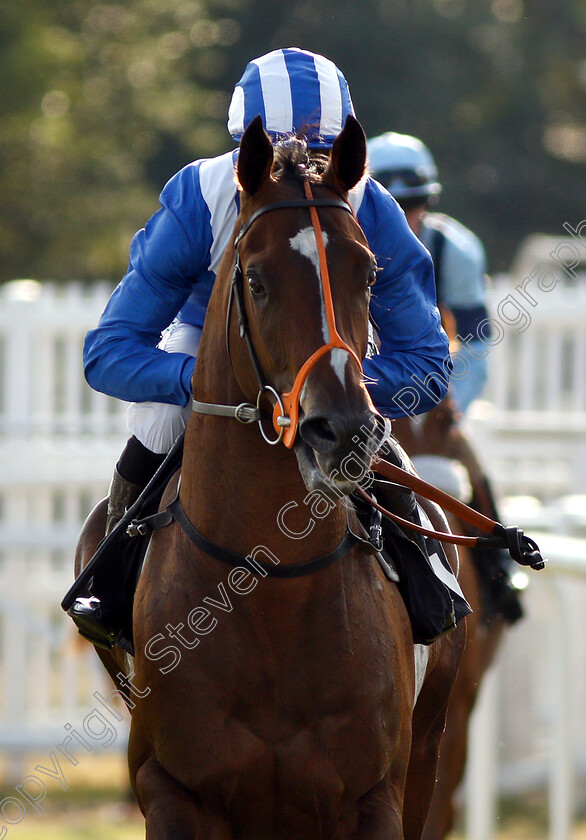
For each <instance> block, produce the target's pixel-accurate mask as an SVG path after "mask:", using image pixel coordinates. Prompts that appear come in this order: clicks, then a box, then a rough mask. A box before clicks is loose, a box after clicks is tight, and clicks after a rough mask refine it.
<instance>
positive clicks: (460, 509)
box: [357, 458, 546, 570]
mask: <svg viewBox="0 0 586 840" xmlns="http://www.w3.org/2000/svg"><path fill="white" fill-rule="evenodd" d="M373 469H374V470H375V471H376V472H378V473H380V474H381V475H383V476H384V477H385V478H388V479H389V480H391V481H393V482H395V483H397V484H399V485H401V486H403V487H407V488H408V489H409V490H413V492H414V493H417V494H419V495H420V496H422V497H423V498H424V499H428V500H429V501H431V502H436V503H437V504H438V505H439V506H440V507H442V508H445V509H446V510H448V511H450V513H454V514H456V516H459V517H460V519H462V520H463V521H464V522H467V523H468V524H469V525H473V526H474V527H475V528H478V530H479V531H483V532H484V533H485V534H490V536H488V537H466V536H461V535H459V534H451V533H445V532H442V531H434V530H430V529H429V528H424V527H423V526H422V525H417V524H416V523H415V522H411V521H410V520H408V519H403V518H402V517H401V516H397V514H395V513H392V512H391V511H389V510H386V508H384V507H382V506H381V505H379V504H378V502H377V501H376V500H375V499H373V498H372V496H370V495H369V494H368V493H367V492H366V491H365V490H364V489H363V488H362V487H360V485H359V486H358V487H357V492H358V493H359V494H360V495H361V496H362V498H363V499H364V500H365V501H366V502H368V504H369V505H371V506H372V507H373V508H375V509H376V510H378V511H380V512H381V513H382V514H383V516H386V517H388V518H389V519H391V520H392V521H393V522H396V523H397V524H398V525H401V526H402V527H404V528H409V529H410V530H412V531H417V532H418V533H420V534H423V535H425V536H427V537H433V538H434V539H436V540H439V542H446V543H452V544H454V545H467V546H471V547H475V546H484V547H486V548H504V549H507V551H508V552H509V554H510V555H511V557H512V558H513V560H516V561H517V563H520V565H522V566H531V568H532V569H536V570H538V569H543V568H545V563H546V561H545V560H544V559H543V557H542V556H541V554H540V552H539V546H538V545H537V543H536V542H535V541H534V540H532V539H531V537H528V536H527V535H526V534H525V533H524V532H523V531H522V529H521V528H517V526H516V525H511V526H508V527H505V526H504V525H501V523H500V522H495V521H494V520H493V519H490V518H489V517H488V516H484V514H482V513H479V512H478V511H476V510H474V509H473V508H471V507H469V506H468V505H466V504H464V502H461V501H459V500H458V499H455V498H454V497H453V496H450V494H449V493H446V492H445V491H444V490H440V489H439V488H438V487H434V485H433V484H429V483H428V482H427V481H424V480H423V479H422V478H419V476H417V475H413V473H410V472H407V470H404V469H402V468H401V467H398V466H395V464H390V463H389V462H388V461H385V460H383V459H382V458H377V459H376V460H375V463H374V464H373Z"/></svg>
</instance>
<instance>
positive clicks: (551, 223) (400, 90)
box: [0, 0, 586, 280]
mask: <svg viewBox="0 0 586 840" xmlns="http://www.w3.org/2000/svg"><path fill="white" fill-rule="evenodd" d="M585 35H586V2H585V0H474V2H473V0H409V2H408V0H360V2H358V0H320V2H319V3H316V2H313V0H312V2H309V0H307V2H305V0H297V2H293V0H290V2H280V0H119V2H104V3H100V2H95V0H19V2H13V0H0V56H1V59H2V73H1V74H0V161H1V163H2V166H1V168H0V181H1V189H0V253H1V261H0V265H1V269H0V280H7V279H11V278H14V277H19V276H20V277H22V276H33V277H36V278H38V279H41V280H42V279H46V278H56V279H71V278H82V279H91V278H95V277H107V278H109V279H117V278H118V277H119V276H121V274H122V273H123V272H124V270H125V267H126V260H127V254H128V244H129V241H130V238H131V236H132V234H133V233H134V231H135V230H136V229H137V228H138V227H140V226H141V225H142V224H143V223H144V221H145V220H146V219H147V218H148V216H149V215H150V214H151V213H152V212H154V210H155V209H156V207H157V195H158V192H159V191H160V189H161V187H162V186H163V184H164V182H165V181H166V180H167V178H168V177H170V176H171V175H172V174H173V172H175V171H176V170H177V169H179V168H180V167H181V166H182V165H184V164H185V163H187V162H189V161H190V160H192V159H194V158H196V157H203V156H208V155H214V154H218V153H220V152H223V151H225V150H227V149H229V148H231V147H232V145H233V144H232V141H231V138H230V137H229V136H228V133H227V131H226V128H225V121H226V113H227V108H228V103H229V98H230V94H231V91H232V88H233V86H234V84H235V82H236V81H237V80H238V79H239V77H240V75H241V73H242V71H243V69H244V66H245V65H246V62H247V61H248V60H249V59H251V58H254V57H256V56H258V55H261V54H262V53H264V52H267V51H268V50H270V49H273V48H275V47H279V46H292V45H296V46H302V47H304V48H307V49H311V50H314V51H316V52H321V53H323V54H324V55H327V56H328V57H330V58H331V59H333V60H334V61H335V62H336V63H337V64H338V65H339V66H340V67H341V69H342V70H343V71H344V73H345V75H346V76H347V78H348V80H349V82H350V87H351V90H352V95H353V99H354V104H355V107H356V111H357V114H358V117H359V119H360V120H361V122H362V123H363V125H364V128H365V130H366V132H367V134H368V135H370V136H372V135H374V134H378V133H380V132H382V131H386V130H389V129H393V130H396V131H402V132H406V133H410V134H415V135H417V136H419V137H421V138H422V139H423V140H424V142H426V143H427V144H428V145H429V147H430V149H431V150H432V152H433V154H434V155H435V157H436V160H437V162H438V165H439V168H440V177H441V180H442V182H443V183H444V192H443V194H442V200H441V204H440V209H442V210H444V211H445V212H449V213H451V214H453V215H455V216H456V217H457V218H459V219H461V220H462V221H463V222H464V223H465V224H467V225H469V226H470V227H472V229H473V230H475V231H476V232H477V233H478V234H479V235H480V236H481V237H482V238H483V239H484V242H485V245H486V246H487V250H488V254H489V263H490V266H491V269H492V270H500V269H503V268H506V267H507V266H508V265H509V263H510V259H511V256H512V254H513V252H514V250H515V248H516V246H517V244H518V243H519V241H520V239H522V238H523V237H524V236H525V235H526V234H528V233H532V232H537V231H539V232H546V233H552V234H557V233H559V234H560V235H561V234H562V232H563V231H562V223H563V222H564V221H569V222H571V223H573V224H576V223H578V222H579V221H581V220H582V218H585V217H586V212H584V194H585V190H584V186H585V177H584V176H585V164H586V56H585V54H584V43H585Z"/></svg>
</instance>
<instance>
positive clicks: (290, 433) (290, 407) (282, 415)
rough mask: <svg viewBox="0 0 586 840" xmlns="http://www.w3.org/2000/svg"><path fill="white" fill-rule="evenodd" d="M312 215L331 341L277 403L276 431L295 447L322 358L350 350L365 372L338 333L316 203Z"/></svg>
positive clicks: (307, 186)
mask: <svg viewBox="0 0 586 840" xmlns="http://www.w3.org/2000/svg"><path fill="white" fill-rule="evenodd" d="M303 186H304V188H305V196H306V198H307V199H308V202H309V201H313V200H314V199H313V193H312V191H311V185H310V184H309V182H308V181H304V182H303ZM309 214H310V217H311V223H312V226H313V230H314V233H315V241H316V245H317V253H318V257H319V274H320V279H321V289H322V295H323V300H324V306H325V312H326V319H327V325H328V339H329V340H328V342H327V344H323V345H322V346H321V347H320V348H318V349H317V350H316V351H315V353H312V354H311V356H310V357H309V358H308V359H307V360H306V361H305V362H304V363H303V365H302V366H301V368H300V370H299V373H298V374H297V376H296V377H295V382H294V383H293V387H292V388H291V390H290V391H289V392H288V393H286V394H282V396H281V400H280V402H281V404H279V401H277V402H276V403H275V407H274V409H273V426H274V428H275V431H276V432H277V433H278V434H280V435H281V436H282V440H283V443H284V444H285V446H286V447H288V448H291V447H292V446H293V443H294V441H295V435H296V433H297V425H298V422H299V398H300V396H301V389H302V388H303V385H304V384H305V380H306V379H307V377H308V375H309V373H310V372H311V370H312V368H313V367H314V366H315V364H316V362H317V361H318V359H321V357H322V356H324V355H325V354H326V353H329V352H330V351H331V350H335V349H339V350H345V351H346V352H347V353H349V354H350V356H351V358H352V359H354V361H355V362H356V364H357V365H358V367H359V368H360V373H362V362H361V361H360V359H359V358H358V356H357V355H356V353H355V352H354V350H352V348H351V347H350V346H349V345H348V344H347V343H346V342H345V341H344V340H343V338H342V337H341V336H340V333H339V332H338V329H337V327H336V315H335V312H334V301H333V297H332V287H331V283H330V273H329V271H328V261H327V257H326V248H325V244H324V237H323V233H322V229H321V225H320V222H319V216H318V214H317V210H316V208H315V205H313V204H310V205H309Z"/></svg>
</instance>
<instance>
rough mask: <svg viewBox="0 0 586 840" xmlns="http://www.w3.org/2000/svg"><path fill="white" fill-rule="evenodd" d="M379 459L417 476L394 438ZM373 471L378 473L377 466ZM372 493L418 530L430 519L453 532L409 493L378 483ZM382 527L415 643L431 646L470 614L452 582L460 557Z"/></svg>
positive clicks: (394, 528)
mask: <svg viewBox="0 0 586 840" xmlns="http://www.w3.org/2000/svg"><path fill="white" fill-rule="evenodd" d="M381 454H382V457H383V458H384V459H385V460H388V461H390V462H391V463H393V464H395V465H396V466H399V467H402V468H403V469H405V470H407V471H408V472H412V473H415V469H414V467H413V464H412V463H411V461H410V459H409V457H408V456H407V454H406V453H405V451H404V450H403V449H402V447H401V446H400V444H399V443H398V442H397V441H396V440H395V439H394V438H393V437H391V438H389V439H388V440H387V441H386V443H385V447H384V453H383V452H381ZM374 469H375V472H376V466H375V468H374ZM373 492H374V495H375V496H376V499H377V501H378V502H379V504H381V505H382V506H383V507H385V508H387V509H388V510H390V511H391V512H393V513H396V514H398V515H399V516H401V517H402V518H403V519H408V520H410V521H411V522H413V523H414V524H417V525H426V524H427V525H428V523H426V522H424V521H422V516H423V517H425V516H427V517H428V518H429V519H431V520H432V521H431V525H432V527H433V528H434V529H435V530H438V529H439V530H442V531H446V530H449V529H448V526H447V523H446V521H445V518H444V517H443V515H441V514H440V512H439V509H437V508H436V506H432V507H431V508H430V509H429V510H427V509H425V508H424V507H422V506H418V504H417V499H416V497H415V494H414V493H413V492H412V491H411V490H408V489H407V488H405V487H401V486H399V485H397V484H393V483H392V482H388V481H384V480H375V483H374V487H373ZM426 507H427V506H426ZM382 527H383V537H384V539H385V547H386V549H387V551H389V553H390V554H391V558H392V560H393V563H394V565H395V566H396V567H397V570H398V573H399V578H400V580H399V584H398V586H399V591H400V592H401V594H402V596H403V600H404V601H405V606H406V607H407V611H408V613H409V617H410V619H411V625H412V629H413V635H414V640H415V641H416V642H417V643H420V644H430V643H431V642H433V641H434V640H435V639H437V638H439V637H440V636H442V635H444V634H445V633H448V632H450V631H451V630H453V629H454V628H455V626H456V624H457V622H458V621H459V620H460V619H461V618H463V617H464V616H465V615H467V614H468V613H469V612H470V608H469V606H468V604H467V602H466V600H465V598H464V597H463V595H462V593H461V592H460V590H459V586H458V584H457V581H456V580H455V578H454V574H455V573H457V553H456V552H455V550H454V551H453V557H450V558H446V554H445V552H444V549H443V547H442V546H441V544H440V543H438V542H436V541H435V540H429V539H428V538H425V537H423V536H422V535H420V534H418V533H417V532H416V531H411V530H410V529H407V528H399V526H397V525H395V524H394V523H393V522H391V521H390V520H388V519H387V518H386V517H383V522H382ZM428 527H429V525H428ZM448 560H449V561H450V562H448ZM448 566H449V568H448ZM450 569H451V570H452V571H450Z"/></svg>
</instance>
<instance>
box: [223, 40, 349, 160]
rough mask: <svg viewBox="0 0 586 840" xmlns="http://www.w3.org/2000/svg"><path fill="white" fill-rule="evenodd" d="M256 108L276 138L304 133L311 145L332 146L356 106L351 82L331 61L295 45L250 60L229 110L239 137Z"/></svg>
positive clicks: (232, 128)
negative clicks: (351, 90) (349, 84)
mask: <svg viewBox="0 0 586 840" xmlns="http://www.w3.org/2000/svg"><path fill="white" fill-rule="evenodd" d="M257 114H260V115H261V117H262V121H263V124H264V127H265V129H266V131H267V132H268V134H270V135H271V137H272V138H273V140H280V139H284V138H285V137H287V136H289V135H291V134H297V133H303V135H304V136H305V138H306V140H307V145H308V147H309V148H310V149H320V148H326V149H329V148H330V147H331V145H332V143H333V142H334V139H335V138H336V137H337V136H338V134H339V133H340V132H341V130H342V128H343V127H344V123H345V121H346V117H347V116H348V114H352V115H353V114H354V106H353V105H352V99H351V98H350V91H349V89H348V82H347V81H346V79H345V78H344V76H343V74H342V73H341V72H340V70H338V68H337V67H336V65H335V64H334V63H333V62H332V61H330V60H329V59H328V58H324V57H323V56H322V55H316V54H315V53H310V52H307V51H306V50H300V49H298V48H297V47H291V48H290V49H285V50H274V51H273V52H270V53H267V55H263V56H261V57H260V58H256V59H255V60H254V61H251V62H250V63H249V64H248V65H247V67H246V70H245V71H244V74H243V76H242V78H241V79H240V81H239V82H238V84H237V85H236V87H235V88H234V93H233V94H232V101H231V103H230V109H229V111H228V131H229V132H230V134H231V135H232V137H233V138H234V139H235V140H240V139H241V138H242V134H243V132H244V129H245V128H246V126H247V125H248V124H249V122H250V121H251V120H252V119H254V117H256V115H257Z"/></svg>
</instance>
